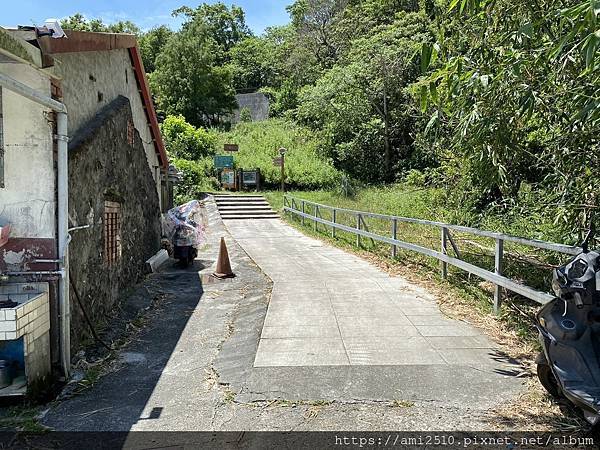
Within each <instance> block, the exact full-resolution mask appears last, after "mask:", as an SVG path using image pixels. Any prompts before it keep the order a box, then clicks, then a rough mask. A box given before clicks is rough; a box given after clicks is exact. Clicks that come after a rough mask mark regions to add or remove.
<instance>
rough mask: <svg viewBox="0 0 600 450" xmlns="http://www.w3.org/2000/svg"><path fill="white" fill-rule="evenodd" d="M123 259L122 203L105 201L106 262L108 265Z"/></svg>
mask: <svg viewBox="0 0 600 450" xmlns="http://www.w3.org/2000/svg"><path fill="white" fill-rule="evenodd" d="M120 259H121V205H120V204H119V203H117V202H110V201H105V202H104V262H105V263H106V264H107V265H108V266H112V265H114V264H116V263H117V262H118V261H119V260H120Z"/></svg>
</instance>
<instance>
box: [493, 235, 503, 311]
mask: <svg viewBox="0 0 600 450" xmlns="http://www.w3.org/2000/svg"><path fill="white" fill-rule="evenodd" d="M503 257H504V241H503V240H502V239H496V250H495V264H494V271H495V272H496V274H497V275H502V259H503ZM501 306H502V287H500V286H498V285H497V284H496V285H494V312H495V313H496V314H498V313H499V312H500V308H501Z"/></svg>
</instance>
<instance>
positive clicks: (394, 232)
mask: <svg viewBox="0 0 600 450" xmlns="http://www.w3.org/2000/svg"><path fill="white" fill-rule="evenodd" d="M392 239H393V240H396V239H398V219H392ZM397 256H398V247H397V246H396V245H392V258H396V257H397Z"/></svg>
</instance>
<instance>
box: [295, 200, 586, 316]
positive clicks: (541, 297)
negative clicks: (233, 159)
mask: <svg viewBox="0 0 600 450" xmlns="http://www.w3.org/2000/svg"><path fill="white" fill-rule="evenodd" d="M283 203H284V207H283V210H284V212H288V213H291V214H295V215H297V216H299V217H301V218H302V221H303V223H304V219H309V220H312V221H313V222H314V224H315V230H316V229H317V223H320V224H323V225H326V226H329V227H331V234H332V237H335V230H341V231H346V232H348V233H352V234H355V235H356V245H357V246H359V247H360V245H361V240H360V238H361V237H366V238H369V239H371V240H373V241H378V242H383V243H386V244H389V245H391V246H392V256H393V257H395V256H396V254H397V249H398V248H402V249H404V250H410V251H414V252H417V253H421V254H423V255H426V256H430V257H432V258H436V259H438V260H439V261H440V262H441V271H442V277H443V278H446V276H447V273H448V266H447V265H448V264H450V265H453V266H455V267H458V268H460V269H462V270H465V271H467V272H469V273H472V274H473V275H476V276H478V277H480V278H483V279H484V280H487V281H490V282H492V283H494V285H495V290H494V309H495V310H496V311H499V310H500V306H501V303H502V294H501V289H500V288H505V289H507V290H509V291H512V292H515V293H517V294H520V295H522V296H524V297H527V298H529V299H531V300H534V301H536V302H538V303H540V304H542V305H544V304H546V303H548V302H550V301H552V300H553V299H554V296H552V295H550V294H548V293H546V292H541V291H537V290H535V289H533V288H531V287H529V286H526V285H523V284H520V283H518V282H516V281H514V280H511V279H510V278H507V277H505V276H503V275H502V267H503V256H504V242H515V243H518V244H522V245H526V246H530V247H535V248H540V249H544V250H551V251H554V252H558V253H563V254H567V255H576V254H578V253H580V252H581V251H582V249H581V248H580V247H575V246H570V245H564V244H556V243H552V242H546V241H541V240H538V239H526V238H522V237H518V236H512V235H508V234H504V233H498V232H493V231H485V230H479V229H477V228H471V227H464V226H460V225H452V224H447V223H443V222H435V221H431V220H422V219H414V218H410V217H400V216H391V215H386V214H377V213H371V212H365V211H356V210H352V209H346V208H336V207H334V206H329V205H323V204H320V203H316V202H311V201H308V200H304V199H299V198H296V197H293V196H291V195H284V197H283ZM298 204H300V205H301V207H300V208H299V207H298ZM306 205H311V206H312V207H313V208H312V212H313V213H314V214H308V213H307V212H306ZM320 209H327V210H330V211H332V218H333V221H330V220H326V219H323V218H322V216H321V214H320ZM340 212H342V213H346V214H350V215H353V216H355V217H356V228H354V227H350V226H347V225H342V224H340V223H337V218H338V213H340ZM364 217H371V218H377V219H384V220H389V221H391V224H392V228H391V233H392V237H386V236H381V235H379V234H376V233H373V232H370V231H369V230H368V229H366V223H365V221H364ZM398 222H404V223H412V224H418V225H429V226H434V227H437V228H440V229H441V251H436V250H432V249H429V248H427V247H423V246H420V245H417V244H411V243H409V242H404V241H401V240H398V239H397V225H398ZM450 230H453V231H459V232H464V233H469V234H473V235H476V236H482V237H487V238H492V239H494V240H495V241H496V246H495V268H494V272H491V271H489V270H486V269H483V268H481V267H478V266H475V265H474V264H471V263H468V262H466V261H463V260H462V259H460V257H459V258H453V257H451V256H448V252H447V244H448V242H449V241H450V242H451V243H452V246H453V247H454V246H455V244H454V242H453V241H452V237H451V235H450Z"/></svg>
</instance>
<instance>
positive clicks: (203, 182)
mask: <svg viewBox="0 0 600 450" xmlns="http://www.w3.org/2000/svg"><path fill="white" fill-rule="evenodd" d="M171 163H172V164H174V165H175V167H177V170H179V171H180V172H181V173H182V175H183V179H182V181H181V182H180V183H179V184H177V185H176V186H175V203H176V204H177V205H181V204H183V203H186V202H189V201H190V200H195V199H196V200H197V199H199V197H200V196H201V195H202V193H203V192H206V191H214V190H216V189H218V188H219V182H218V180H217V179H216V178H215V177H214V176H213V175H212V174H213V172H214V165H213V160H212V157H206V158H203V159H201V160H199V161H189V160H186V159H171Z"/></svg>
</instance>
